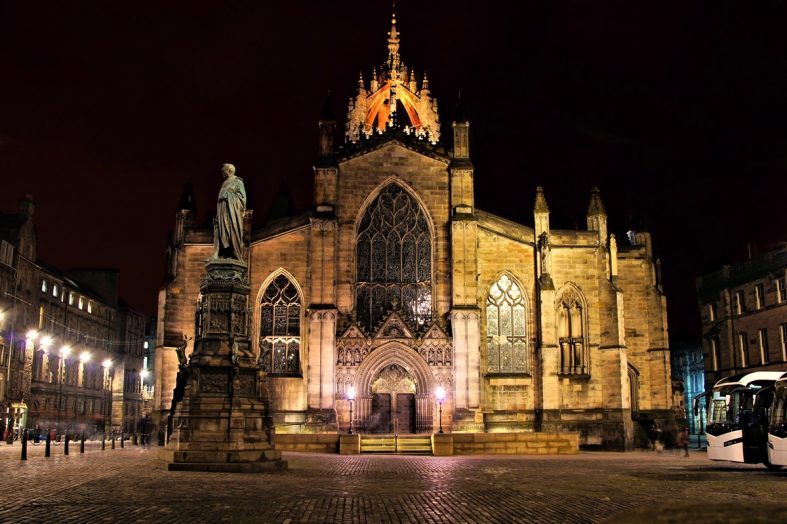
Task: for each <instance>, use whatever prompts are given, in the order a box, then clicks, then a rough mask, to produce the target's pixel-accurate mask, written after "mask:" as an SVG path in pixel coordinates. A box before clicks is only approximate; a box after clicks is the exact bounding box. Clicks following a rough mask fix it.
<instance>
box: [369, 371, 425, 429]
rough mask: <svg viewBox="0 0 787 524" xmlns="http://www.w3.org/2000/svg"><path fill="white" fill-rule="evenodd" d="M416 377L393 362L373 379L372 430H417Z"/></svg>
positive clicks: (370, 421) (370, 426)
mask: <svg viewBox="0 0 787 524" xmlns="http://www.w3.org/2000/svg"><path fill="white" fill-rule="evenodd" d="M415 432H416V424H415V379H413V377H412V375H410V373H408V372H407V370H406V369H404V368H403V367H402V366H400V365H398V364H391V365H389V366H386V367H384V368H383V369H381V370H380V372H379V373H378V374H377V376H376V377H375V378H374V380H373V381H372V412H371V414H370V415H369V433H415Z"/></svg>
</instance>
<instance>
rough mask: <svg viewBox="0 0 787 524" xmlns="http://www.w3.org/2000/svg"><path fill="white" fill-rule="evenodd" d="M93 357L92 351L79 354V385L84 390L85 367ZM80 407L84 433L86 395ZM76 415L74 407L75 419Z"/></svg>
mask: <svg viewBox="0 0 787 524" xmlns="http://www.w3.org/2000/svg"><path fill="white" fill-rule="evenodd" d="M91 358H92V355H91V354H90V351H83V352H82V353H80V354H79V371H78V373H79V374H78V375H77V386H78V387H81V388H82V391H84V388H85V368H86V367H87V363H88V362H90V359H91ZM77 391H79V390H77ZM80 407H81V409H80V411H81V413H80V415H82V433H83V434H84V432H85V398H84V396H83V397H82V400H81V404H80ZM76 417H77V412H76V409H74V419H75V420H76Z"/></svg>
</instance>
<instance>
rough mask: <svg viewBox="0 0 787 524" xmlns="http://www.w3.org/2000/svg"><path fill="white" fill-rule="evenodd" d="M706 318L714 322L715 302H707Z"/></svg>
mask: <svg viewBox="0 0 787 524" xmlns="http://www.w3.org/2000/svg"><path fill="white" fill-rule="evenodd" d="M708 320H710V321H711V322H716V304H715V303H713V304H708Z"/></svg>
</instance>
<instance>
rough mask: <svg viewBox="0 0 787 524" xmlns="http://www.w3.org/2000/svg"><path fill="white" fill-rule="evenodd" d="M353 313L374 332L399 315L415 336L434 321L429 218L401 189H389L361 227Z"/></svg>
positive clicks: (365, 327) (369, 211)
mask: <svg viewBox="0 0 787 524" xmlns="http://www.w3.org/2000/svg"><path fill="white" fill-rule="evenodd" d="M356 255H357V257H356V260H357V268H356V269H357V274H356V287H355V307H356V318H357V320H358V323H359V324H360V325H361V327H363V328H364V329H365V330H366V331H367V332H368V333H371V332H373V331H374V330H375V329H376V328H377V327H378V326H379V324H380V322H382V321H383V320H384V319H385V317H387V316H388V314H390V313H391V312H392V311H397V312H399V314H400V315H401V317H402V319H403V320H404V321H405V322H406V323H407V325H408V326H409V327H410V329H412V330H413V331H416V332H420V331H422V330H423V329H424V328H426V327H427V326H428V325H429V323H430V322H431V320H432V239H431V235H430V233H429V225H428V222H427V217H426V214H425V213H424V211H423V209H421V206H420V205H419V204H418V202H417V201H416V200H415V199H414V198H413V197H412V196H411V195H410V194H409V193H407V191H405V190H404V189H403V188H402V187H401V186H399V185H398V184H390V185H388V186H386V187H385V188H384V189H383V190H382V191H381V192H380V194H379V195H378V196H377V198H375V199H374V201H373V202H372V203H371V204H370V205H369V207H368V208H367V209H366V212H365V213H364V216H363V219H362V220H361V223H360V225H359V227H358V236H357V239H356Z"/></svg>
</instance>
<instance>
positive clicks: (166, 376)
mask: <svg viewBox="0 0 787 524" xmlns="http://www.w3.org/2000/svg"><path fill="white" fill-rule="evenodd" d="M469 127H470V124H469V122H467V121H466V119H464V118H463V117H462V116H461V114H459V112H457V116H456V117H455V119H454V121H453V123H452V124H451V126H450V133H451V135H450V136H447V137H446V136H440V121H439V117H438V111H437V102H436V100H435V99H434V98H433V97H432V95H431V93H430V91H429V83H428V79H427V78H426V75H425V74H424V75H423V76H421V77H420V78H417V77H416V74H415V73H414V72H413V70H412V69H408V68H407V67H406V66H405V65H404V64H403V62H402V61H401V59H400V54H399V33H398V31H397V26H396V20H395V19H394V20H393V23H392V27H391V31H390V33H389V34H388V57H387V60H386V61H385V63H384V64H383V65H382V66H380V67H377V68H375V69H374V70H373V71H372V75H371V78H370V79H369V81H366V80H365V79H364V78H363V77H361V78H359V79H358V83H357V88H356V92H355V96H353V97H352V98H351V99H350V102H349V107H348V112H347V116H346V121H345V133H344V143H343V145H342V146H341V147H337V146H335V145H334V134H335V132H336V122H335V121H334V119H333V118H332V117H331V116H330V114H327V113H326V114H324V115H323V118H322V119H321V120H320V122H319V128H320V155H319V157H318V159H317V161H316V163H315V166H314V197H315V202H314V207H313V209H312V210H310V211H309V212H307V213H305V214H302V215H299V216H293V217H289V218H286V219H281V220H276V221H273V222H270V223H268V224H267V225H265V226H263V227H260V228H252V226H251V212H250V211H247V234H246V242H247V247H246V259H247V260H248V264H249V278H250V284H251V289H252V292H251V308H250V311H248V317H249V322H250V332H251V333H252V345H253V348H254V351H255V353H256V354H257V355H258V358H259V364H260V366H261V367H262V368H263V369H264V370H266V371H267V372H268V382H269V396H270V406H271V409H272V412H273V416H274V420H275V423H276V431H277V432H279V433H314V432H326V433H328V432H333V433H335V432H337V431H338V432H345V431H347V429H349V426H350V416H349V414H350V410H349V408H350V403H349V401H348V392H349V391H350V389H351V388H354V391H355V392H356V400H355V402H354V410H353V429H354V430H355V431H358V432H361V433H394V432H396V433H400V434H402V433H430V432H433V431H436V430H437V428H438V426H439V425H440V422H441V421H440V420H438V405H437V401H436V398H435V391H436V389H437V388H438V387H443V388H444V390H445V391H446V393H447V395H446V399H445V401H444V403H443V406H442V413H443V418H442V426H443V428H444V430H446V431H450V432H517V431H576V432H578V433H579V436H580V443H581V444H583V445H590V446H593V445H596V446H604V447H608V448H618V449H622V448H627V447H630V446H631V445H632V443H633V441H634V434H635V430H636V428H637V426H638V424H637V420H640V421H641V420H643V419H647V420H652V419H663V418H667V417H668V414H669V413H670V411H671V408H672V393H671V381H670V358H669V349H668V342H667V320H666V303H665V298H664V295H663V292H662V290H661V286H660V283H659V281H658V271H657V263H656V262H655V261H654V258H653V255H652V252H651V244H650V237H649V235H648V234H647V233H640V234H637V235H632V236H631V239H626V241H625V242H620V245H619V244H618V242H617V241H616V239H615V237H614V235H610V234H609V233H608V231H607V216H606V213H605V210H604V206H603V204H602V200H601V196H600V193H599V191H598V190H596V189H592V190H591V191H590V204H589V207H588V211H587V229H586V230H581V231H577V230H557V229H552V228H551V227H550V220H549V206H548V204H547V196H546V195H545V194H544V192H543V191H542V189H541V188H537V187H533V190H534V191H535V192H534V194H533V196H532V197H531V198H533V201H534V207H533V224H532V225H522V224H517V223H514V222H511V221H509V220H506V219H504V218H501V217H498V216H495V215H494V214H492V213H489V212H486V211H482V210H480V209H478V208H476V206H475V201H474V198H473V191H474V184H475V181H474V167H473V163H472V161H471V155H470V151H471V149H470V146H471V143H470V137H469ZM445 134H448V133H445ZM239 175H241V176H244V173H242V172H240V173H239ZM180 207H181V210H180V211H179V212H178V214H177V217H176V228H175V232H174V235H173V238H172V241H171V243H170V245H169V248H168V262H169V278H168V280H167V283H166V285H165V286H164V287H163V288H162V289H161V292H160V296H159V316H158V337H159V340H158V344H157V346H158V347H157V351H156V367H155V369H156V378H157V380H156V388H155V391H156V406H157V410H158V411H157V413H158V414H159V416H160V417H161V420H162V424H163V420H164V418H165V417H166V416H167V415H168V413H169V410H170V404H171V399H172V391H173V388H174V386H175V379H176V372H177V368H178V358H177V353H176V348H177V347H179V346H181V344H182V343H183V341H184V337H185V340H186V341H187V346H186V353H189V352H190V351H191V350H192V342H191V341H193V339H194V338H195V335H196V334H197V330H199V329H201V328H200V326H198V325H196V323H195V316H196V312H197V311H198V309H199V308H201V307H202V304H201V297H200V292H199V289H200V282H201V280H202V279H203V278H204V276H205V275H204V267H205V266H204V261H205V260H206V259H207V258H208V257H210V255H211V253H212V250H213V238H212V234H213V232H212V230H211V229H209V228H201V227H197V226H196V225H195V221H194V213H193V211H192V206H191V205H190V202H189V198H188V195H186V198H184V199H183V201H182V203H181V206H180ZM624 244H625V245H624ZM227 307H230V306H229V305H228V306H227ZM210 313H211V314H215V315H220V314H222V312H221V311H215V312H213V311H212V312H210ZM225 314H226V313H225Z"/></svg>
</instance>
